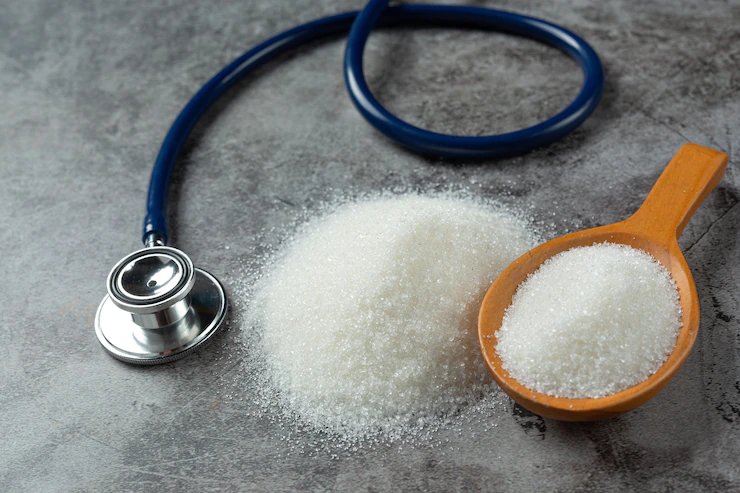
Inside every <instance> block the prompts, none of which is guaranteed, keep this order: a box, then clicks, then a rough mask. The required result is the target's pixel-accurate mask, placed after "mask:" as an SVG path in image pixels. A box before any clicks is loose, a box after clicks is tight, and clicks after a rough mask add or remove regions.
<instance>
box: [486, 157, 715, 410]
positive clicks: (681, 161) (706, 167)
mask: <svg viewBox="0 0 740 493" xmlns="http://www.w3.org/2000/svg"><path fill="white" fill-rule="evenodd" d="M726 168H727V154H725V153H723V152H718V151H715V150H713V149H709V148H707V147H702V146H699V145H696V144H685V145H684V146H683V147H681V149H680V150H679V151H678V153H677V154H676V155H675V156H673V159H671V162H670V163H669V164H668V166H667V167H666V169H665V170H664V171H663V173H662V174H661V175H660V178H658V181H657V182H656V184H655V186H654V187H653V189H652V190H651V191H650V194H649V195H648V196H647V199H645V202H644V203H643V204H642V207H640V208H639V209H638V211H637V212H636V213H635V214H633V215H632V216H630V217H629V218H627V219H625V220H624V221H621V222H618V223H615V224H610V225H607V226H601V227H599V228H593V229H587V230H585V231H578V232H576V233H571V234H569V235H566V236H562V237H560V238H555V239H554V240H551V241H548V242H547V243H544V244H542V245H540V246H538V247H537V248H535V249H533V250H531V251H529V252H528V253H526V254H524V255H523V256H521V257H519V258H518V259H517V260H516V261H515V262H514V263H513V264H511V265H510V266H509V267H507V268H506V269H505V270H504V271H503V272H502V273H501V275H499V276H498V278H497V279H496V281H494V283H493V285H491V287H490V288H489V290H488V292H487V293H486V296H485V298H484V299H483V304H482V305H481V309H480V316H479V319H478V336H479V339H480V344H481V350H482V351H483V357H484V358H485V360H486V364H487V365H488V369H489V370H490V371H491V374H492V375H493V378H494V379H495V380H496V382H497V383H498V384H499V385H500V386H501V388H502V389H503V390H504V391H505V392H506V393H507V394H509V396H511V398H512V399H514V400H515V401H516V402H518V403H519V404H521V405H522V406H524V407H525V408H527V409H529V410H530V411H532V412H533V413H536V414H539V415H541V416H544V417H547V418H553V419H560V420H564V421H591V420H597V419H606V418H611V417H613V416H617V415H619V414H621V413H624V412H627V411H631V410H632V409H635V408H636V407H638V406H640V405H642V404H644V403H645V402H647V401H648V400H649V399H650V398H652V397H653V396H654V395H655V394H657V393H658V392H659V391H660V390H661V389H662V388H663V387H664V386H665V385H666V384H667V383H668V382H669V381H670V379H671V378H673V376H674V375H675V374H676V372H677V371H678V369H679V368H680V367H681V365H682V364H683V362H684V361H685V360H686V358H687V357H688V355H689V351H691V347H692V346H693V345H694V341H695V340H696V332H697V329H698V328H699V299H698V296H697V294H696V286H695V285H694V279H693V278H692V277H691V272H690V271H689V267H688V265H687V264H686V260H685V259H684V257H683V254H682V253H681V249H680V247H679V246H678V237H679V236H681V233H682V232H683V230H684V228H685V227H686V224H687V223H688V222H689V219H690V218H691V216H692V215H693V214H694V212H695V211H696V208H697V207H699V204H701V202H702V201H703V200H704V199H705V198H706V196H707V195H709V192H711V191H712V189H713V188H714V187H715V186H716V185H717V184H718V183H719V181H720V180H721V179H722V175H724V173H725V169H726ZM605 241H606V242H610V243H622V244H625V245H629V246H632V247H634V248H639V249H640V250H643V251H645V252H647V253H649V254H650V255H652V256H653V257H655V258H656V259H657V260H658V261H659V262H660V263H661V264H663V266H665V268H666V269H668V271H669V272H670V273H671V276H673V280H674V281H675V282H676V285H677V286H678V293H679V299H680V303H681V308H682V311H683V314H682V322H683V326H682V327H681V331H680V333H679V334H678V340H677V341H676V347H675V349H674V350H673V352H672V353H671V354H670V355H669V356H668V359H667V360H666V361H665V363H663V365H662V366H661V367H660V368H659V369H658V371H657V372H655V373H654V374H653V375H651V376H650V377H648V379H647V380H645V381H643V382H641V383H639V384H637V385H635V386H633V387H630V388H628V389H625V390H623V391H621V392H617V393H616V394H612V395H608V396H606V397H601V398H599V399H588V398H586V399H568V398H562V397H553V396H549V395H545V394H541V393H539V392H535V391H533V390H530V389H528V388H526V387H524V386H523V385H522V384H520V383H519V382H517V381H516V380H514V378H512V377H511V376H510V375H509V373H508V372H507V371H506V370H505V369H503V368H502V366H501V359H500V358H499V355H498V354H497V353H496V344H497V340H496V331H497V330H498V329H499V328H500V327H501V321H502V319H503V316H504V312H505V311H506V309H507V308H508V307H509V306H510V305H511V300H512V297H513V296H514V293H515V292H516V290H517V288H518V287H519V284H520V283H521V282H522V281H524V280H525V279H526V278H527V276H528V275H530V274H531V273H533V272H534V271H536V270H537V269H538V268H539V267H540V265H541V264H542V262H544V261H545V260H547V259H548V258H550V257H552V256H553V255H557V254H558V253H560V252H563V251H565V250H569V249H571V248H575V247H581V246H590V245H593V244H594V243H602V242H605ZM584 371H588V370H584Z"/></svg>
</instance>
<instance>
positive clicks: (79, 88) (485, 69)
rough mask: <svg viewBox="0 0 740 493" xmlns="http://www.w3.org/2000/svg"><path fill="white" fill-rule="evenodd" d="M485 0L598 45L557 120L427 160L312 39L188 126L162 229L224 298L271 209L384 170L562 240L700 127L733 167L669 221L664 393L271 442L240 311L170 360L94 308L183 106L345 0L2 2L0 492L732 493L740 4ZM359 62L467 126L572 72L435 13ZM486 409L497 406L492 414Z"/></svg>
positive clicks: (596, 217) (381, 83)
mask: <svg viewBox="0 0 740 493" xmlns="http://www.w3.org/2000/svg"><path fill="white" fill-rule="evenodd" d="M475 3H476V4H485V5H489V6H496V7H499V8H504V9H510V10H514V11H518V12H522V13H527V14H531V15H535V16H539V17H543V18H545V19H548V20H551V21H554V22H557V23H560V24H562V25H564V26H567V27H569V28H571V29H573V30H575V31H576V32H578V33H579V34H581V35H582V36H583V37H585V38H586V39H587V40H588V41H589V42H590V43H592V45H593V46H594V47H595V48H596V50H597V51H598V52H599V54H600V56H601V57H602V60H603V63H604V66H605V70H606V76H607V82H606V90H605V94H604V98H603V100H602V102H601V105H600V106H599V108H598V109H597V111H596V112H595V113H594V115H593V116H592V117H591V118H590V119H589V120H588V121H587V122H586V123H585V124H584V125H583V126H582V127H581V128H580V129H578V130H577V131H576V132H575V133H574V134H572V135H570V136H569V137H567V138H566V139H565V140H563V141H562V142H559V143H557V144H555V145H552V146H550V147H548V148H546V149H542V150H538V151H535V152H532V153H530V154H528V155H526V156H523V157H520V158H513V159H505V160H501V161H494V162H485V163H455V164H450V163H445V162H442V161H439V160H434V159H428V158H423V157H420V156H417V155H415V154H413V153H410V152H407V151H406V150H404V149H401V148H399V147H398V146H396V145H394V144H392V143H390V142H389V141H387V140H385V139H384V138H383V137H382V136H380V135H379V134H378V133H377V132H375V131H373V130H372V129H371V128H370V127H369V126H368V125H367V124H366V123H365V122H364V121H363V120H362V119H361V117H360V116H359V115H358V113H357V112H356V111H355V110H354V108H353V106H352V104H351V103H350V101H349V99H348V97H347V96H346V94H345V92H344V87H343V80H342V75H341V60H342V53H343V40H342V39H335V40H331V41H328V42H324V43H318V44H314V45H311V46H309V47H307V48H305V49H302V50H300V51H299V52H298V53H297V54H296V55H295V56H290V57H286V58H284V59H282V60H281V62H280V63H277V64H273V65H270V66H269V67H267V68H265V69H264V70H262V71H261V72H260V73H259V74H258V75H257V76H255V77H251V78H250V79H249V80H248V81H246V82H244V83H242V84H240V85H238V86H237V87H236V88H235V89H234V90H233V91H231V92H230V93H229V94H228V95H227V96H226V97H225V101H224V102H223V103H220V104H219V105H218V106H217V108H216V109H214V110H213V111H211V112H209V113H208V115H207V116H206V118H205V121H204V123H203V124H201V125H200V126H199V127H198V128H197V129H196V131H195V133H194V137H193V138H192V139H191V141H190V143H189V144H188V145H187V148H186V150H185V153H184V156H183V158H182V162H181V164H180V167H179V169H178V171H177V172H176V176H175V180H174V185H173V190H172V197H171V202H170V218H171V227H172V233H173V234H172V240H173V243H174V244H176V245H177V246H179V247H180V248H182V249H183V250H185V251H186V252H188V253H189V254H190V255H191V256H192V257H193V259H194V261H195V262H196V263H197V264H199V265H202V266H203V267H205V268H207V269H209V270H210V271H211V272H213V273H214V274H215V275H216V276H218V277H219V278H220V279H221V280H222V281H223V282H224V283H225V285H226V286H227V290H228V291H229V292H230V293H232V294H233V293H234V292H235V291H236V289H235V288H234V286H237V285H238V283H239V282H240V281H241V280H242V278H243V274H242V267H243V266H244V265H245V264H246V263H247V262H248V259H249V258H250V256H251V255H253V254H254V253H255V252H259V251H260V250H261V249H262V245H263V244H264V243H269V242H270V241H272V240H273V239H274V238H273V236H274V235H272V233H269V229H270V228H273V227H280V226H282V225H284V224H287V223H290V222H291V221H294V220H295V219H296V217H298V215H299V212H300V210H301V208H302V207H307V208H309V210H310V209H311V208H314V207H316V206H317V205H318V204H320V203H321V202H322V201H323V200H327V199H330V198H331V197H333V196H335V195H336V194H337V191H336V190H349V191H350V192H349V193H350V194H354V193H362V192H365V191H373V190H385V189H388V188H391V187H393V186H395V185H400V184H406V185H408V184H411V185H414V184H419V185H420V186H422V187H425V188H435V187H437V186H444V185H446V184H452V185H453V186H466V185H467V186H470V187H471V188H472V189H473V190H475V191H476V193H479V194H481V195H484V196H492V197H497V196H501V195H502V194H506V195H504V196H503V199H502V200H504V201H506V202H509V203H513V204H517V205H518V206H519V207H522V208H525V209H527V210H529V211H530V212H531V214H532V215H533V216H535V217H536V218H538V219H540V220H547V221H552V222H553V224H554V229H555V232H556V233H557V234H562V233H565V232H567V231H570V230H573V229H578V228H582V227H591V226H596V225H600V224H604V223H609V222H613V221H616V220H620V219H622V218H624V217H626V216H627V215H628V214H629V213H631V212H632V211H634V210H635V209H636V208H637V207H638V206H639V205H640V203H641V201H642V200H643V198H644V197H645V195H646V193H647V191H648V190H649V189H650V187H651V186H652V184H653V182H654V181H655V179H656V178H657V176H658V175H659V173H660V172H661V170H662V168H663V166H664V165H665V164H666V163H667V162H668V160H669V158H670V157H671V156H672V155H673V153H674V152H675V151H676V150H677V149H678V148H679V147H680V146H681V145H682V144H683V143H684V142H686V141H693V142H697V143H700V144H704V145H708V146H711V147H714V148H717V149H721V150H723V151H726V152H728V153H729V154H730V156H731V157H730V166H729V168H728V171H727V174H726V176H725V178H724V180H723V182H722V183H721V184H720V186H719V187H718V188H717V190H716V191H715V192H714V193H713V194H712V195H711V196H710V197H709V198H708V199H707V201H706V202H705V204H704V205H702V207H701V208H700V209H699V210H698V212H697V214H696V216H695V217H694V219H693V220H692V221H691V223H690V224H689V226H688V228H687V229H686V231H685V233H684V235H683V237H682V238H681V244H682V246H683V248H684V250H685V252H686V256H687V259H688V262H689V264H690V265H691V267H692V269H693V272H694V275H695V279H696V283H697V287H698V291H699V296H700V298H701V308H702V314H701V331H700V333H699V337H698V340H697V343H696V346H695V348H694V350H693V352H692V354H691V356H690V357H689V359H688V361H687V362H686V364H685V366H684V367H683V369H682V370H681V371H680V372H679V373H678V375H677V376H676V378H675V379H674V380H673V381H672V382H671V383H670V384H669V385H668V386H667V387H666V389H665V390H664V391H663V392H662V393H660V394H659V395H658V396H657V397H656V398H654V399H653V400H651V401H650V402H649V403H648V404H646V405H645V406H643V407H641V408H640V409H638V410H636V411H634V412H632V413H629V414H627V415H624V416H622V417H620V418H617V419H613V420H610V421H606V422H599V423H589V424H566V423H559V422H554V421H549V420H543V419H541V418H539V417H537V416H533V415H530V414H528V413H527V412H526V411H523V410H522V409H521V408H518V407H515V406H513V405H512V404H511V403H507V405H506V408H505V409H504V410H503V411H502V412H500V413H494V414H493V415H491V416H478V417H475V416H474V417H472V418H471V421H470V422H469V423H467V424H466V426H464V427H462V428H461V430H457V431H455V430H451V429H449V430H446V429H442V430H440V431H438V432H436V434H435V439H434V440H433V441H432V442H430V443H429V444H426V445H425V444H418V445H417V446H415V447H407V446H400V445H397V444H394V445H392V446H389V447H386V446H380V447H376V448H374V449H362V450H358V451H355V452H351V451H350V452H342V453H340V454H339V458H332V457H331V456H330V454H328V453H325V452H319V453H310V449H311V447H310V443H311V442H313V441H314V440H316V439H318V438H320V435H318V434H316V433H313V432H310V431H304V432H300V433H298V434H296V435H294V436H293V438H292V439H291V440H283V439H281V437H283V436H284V435H286V434H287V432H288V431H290V430H287V429H286V427H285V426H284V425H281V424H280V423H275V422H272V421H270V420H269V419H266V418H265V417H261V416H260V415H259V413H254V412H253V411H254V409H253V406H254V404H253V401H252V400H250V399H249V393H250V392H251V391H252V390H253V389H250V388H249V386H248V385H246V384H244V385H242V384H240V378H239V371H240V368H241V366H240V363H239V359H240V358H248V357H249V351H248V350H247V351H244V352H242V353H241V354H239V355H236V356H234V355H231V352H232V351H233V348H234V347H235V346H236V345H238V344H239V342H238V341H239V338H240V333H241V332H242V331H246V330H249V327H247V326H246V325H245V324H243V323H241V322H240V318H239V316H238V313H235V318H234V320H233V322H232V324H231V326H230V328H229V329H228V330H227V331H225V332H224V333H222V334H221V335H219V336H218V337H217V338H216V340H215V342H214V343H213V344H212V345H211V346H209V347H208V348H206V349H204V350H202V351H200V352H198V353H197V354H195V355H194V356H191V357H189V358H187V359H185V360H182V361H180V362H176V363H173V364H168V365H164V366H162V367H157V368H136V367H131V366H127V365H125V364H122V363H119V362H117V361H115V360H113V359H112V358H110V357H109V356H108V355H106V354H105V353H104V351H103V350H102V348H101V347H100V346H99V345H98V342H97V340H96V339H95V336H94V333H93V330H92V322H93V315H94V313H95V309H96V306H97V304H98V303H99V301H100V300H101V298H102V297H103V295H104V293H105V289H104V281H105V276H106V274H107V272H108V270H109V269H110V267H111V266H112V265H113V264H114V263H115V261H117V260H118V259H119V258H120V257H122V256H123V255H125V254H127V253H128V252H129V251H131V250H133V249H135V248H137V247H138V246H139V244H138V237H139V227H140V221H141V218H142V217H143V205H144V196H145V191H146V186H147V181H148V177H149V172H150V166H151V163H152V162H153V159H154V157H155V155H156V152H157V149H158V146H159V144H160V141H161V139H162V137H163V135H164V134H165V132H166V131H167V128H168V126H169V125H170V123H171V121H172V119H173V118H174V116H175V115H176V113H177V111H178V110H179V109H180V108H181V107H182V105H183V104H184V103H185V102H186V101H187V99H188V98H189V97H190V96H191V95H192V94H193V93H194V92H195V91H196V90H197V89H198V88H199V86H200V85H201V84H202V83H203V82H204V81H205V80H206V79H207V78H208V77H209V76H210V75H211V74H213V73H215V72H216V71H217V70H218V69H219V68H220V67H221V66H222V65H223V64H225V63H226V62H228V61H229V60H231V59H232V58H234V57H235V56H237V55H238V54H239V53H241V52H242V51H244V50H245V49H247V48H249V47H250V46H252V45H254V44H255V43H256V42H258V41H259V40H262V39H264V38H265V37H267V36H269V35H270V34H272V33H276V32H278V31H280V30H283V29H286V28H289V27H291V26H293V25H295V24H297V23H300V22H304V21H307V20H309V19H312V18H316V17H319V16H322V15H326V14H331V13H336V12H340V11H344V10H350V9H354V8H358V7H359V6H360V5H361V4H362V2H361V1H356V0H346V1H329V0H323V1H314V2H301V5H300V6H298V5H297V2H292V1H290V0H280V1H270V2H267V1H264V2H256V1H246V2H242V1H233V0H226V1H224V2H206V1H193V2H184V1H183V2H172V1H164V0H157V1H153V2H145V1H140V0H129V1H121V2H104V1H81V0H70V1H64V2H57V1H52V0H45V1H44V0H5V1H3V2H2V6H0V94H2V96H3V97H2V111H0V259H1V260H0V276H1V277H2V280H3V282H2V283H0V299H1V300H2V301H3V303H4V305H5V308H4V309H3V310H2V314H0V336H1V337H2V341H3V343H2V345H0V490H2V491H33V492H41V491H154V490H156V491H244V490H258V491H286V490H326V489H336V490H375V491H381V490H476V489H480V490H489V491H533V490H535V489H544V490H551V491H593V490H602V491H629V490H645V491H740V332H739V327H738V316H739V315H740V307H739V306H738V304H739V303H740V295H739V294H738V293H740V289H739V288H740V266H738V263H737V259H738V253H739V252H738V248H739V247H738V243H737V239H738V234H739V232H738V223H740V208H738V207H737V204H738V200H740V183H738V180H740V175H739V174H738V169H739V167H738V166H739V163H738V157H737V150H738V149H740V137H739V136H738V135H739V134H738V132H737V128H738V126H739V124H740V69H739V68H738V67H739V65H740V31H739V29H738V18H740V4H738V2H737V1H736V0H729V1H720V0H716V1H706V2H673V1H672V0H656V1H616V2H608V3H607V2H596V1H588V0H575V1H557V2H552V1H549V0H533V1H530V2H517V1H513V0H503V1H500V2H475ZM494 4H495V5H494ZM367 71H368V77H369V80H370V84H371V86H372V88H373V90H374V91H375V92H376V93H377V95H378V96H379V98H380V99H381V100H382V101H383V102H384V103H385V104H387V105H388V107H389V108H390V109H391V110H392V111H394V112H396V113H397V114H398V115H399V116H401V117H403V118H406V119H408V120H410V121H411V122H415V123H418V124H421V125H423V126H425V127H426V128H429V129H435V130H440V131H448V132H454V133H458V134H470V135H474V134H483V133H489V132H499V131H504V130H512V129H515V128H518V127H521V126H524V125H526V124H531V123H534V122H536V121H537V120H539V119H541V118H543V117H546V116H548V115H551V114H553V113H554V112H556V111H557V110H558V109H559V108H561V107H563V106H564V105H565V104H567V102H568V101H569V100H570V99H571V98H572V97H573V95H574V94H575V93H576V91H577V89H578V84H579V82H580V74H579V71H578V69H577V67H576V66H575V64H574V63H573V62H571V61H570V60H569V59H568V58H567V57H566V56H564V55H562V54H560V53H559V52H557V51H555V50H553V49H551V48H548V47H544V46H541V45H538V44H536V43H534V42H530V41H526V40H522V39H515V38H511V37H507V36H503V35H499V34H493V33H483V32H465V31H456V30H438V29H424V30H410V29H394V30H391V31H384V32H379V33H377V34H375V35H373V38H372V40H371V42H370V44H369V46H368V51H367ZM263 230H267V231H268V232H263ZM227 246H228V247H229V248H228V249H227V248H226V247H227ZM484 420H493V421H495V424H496V425H497V426H496V427H495V428H492V429H491V428H490V427H488V430H487V431H486V432H481V431H480V430H481V429H483V427H482V426H480V425H481V421H484ZM476 423H478V425H476ZM468 425H469V426H468ZM301 446H304V447H305V448H307V450H308V451H305V452H301V451H300V448H301Z"/></svg>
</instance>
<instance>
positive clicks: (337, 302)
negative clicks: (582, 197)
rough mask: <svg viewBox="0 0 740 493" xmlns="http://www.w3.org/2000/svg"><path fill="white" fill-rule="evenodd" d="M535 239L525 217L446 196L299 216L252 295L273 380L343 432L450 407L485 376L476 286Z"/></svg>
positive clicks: (481, 288)
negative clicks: (300, 222) (301, 222)
mask: <svg viewBox="0 0 740 493" xmlns="http://www.w3.org/2000/svg"><path fill="white" fill-rule="evenodd" d="M535 242H536V238H535V236H534V235H533V234H532V233H531V232H530V231H529V230H528V227H527V223H526V222H525V221H523V220H521V219H518V218H517V217H515V216H514V215H512V214H511V213H509V212H507V211H504V210H502V209H501V208H500V207H493V206H492V205H490V204H483V203H481V202H480V201H475V200H472V199H463V198H459V197H458V198H451V197H428V196H427V197H424V196H418V195H404V196H396V197H385V198H379V199H375V200H366V201H360V202H355V203H348V204H344V205H342V206H340V207H339V208H338V209H337V210H336V211H334V212H333V213H331V214H328V215H326V216H324V217H322V218H318V219H314V220H312V221H310V222H309V223H308V224H307V226H306V227H305V228H303V231H302V232H301V233H299V234H298V236H297V237H296V238H294V240H293V242H291V244H289V246H288V248H287V250H286V251H285V252H284V253H283V255H282V256H281V257H279V258H278V260H277V262H275V264H274V265H273V266H272V267H271V269H270V270H269V272H268V273H267V274H266V276H265V278H264V279H263V280H262V282H261V284H260V285H259V286H258V287H257V291H256V294H255V297H254V302H253V305H254V307H255V309H256V310H257V311H258V313H259V314H258V319H259V322H258V326H259V327H260V330H261V332H262V345H263V346H264V348H263V350H264V353H265V358H266V360H267V368H268V372H269V374H270V378H271V380H272V382H273V385H275V386H276V387H277V388H278V389H279V391H280V393H281V394H282V398H283V399H284V400H287V403H288V405H289V407H290V408H291V409H292V410H293V412H295V413H297V414H298V415H300V416H302V418H303V419H305V420H306V421H308V422H309V423H312V424H313V425H315V426H317V427H320V428H325V429H328V430H331V431H332V432H339V433H340V434H342V435H344V436H361V435H364V434H368V433H370V434H372V433H376V432H378V431H384V430H389V429H396V428H397V427H399V426H401V427H402V426H405V424H407V423H413V424H414V425H417V424H418V423H421V422H424V420H426V419H429V418H434V416H440V415H444V414H449V413H452V412H455V410H457V409H458V408H459V407H460V406H462V405H463V404H465V403H469V402H471V401H472V400H474V399H478V398H480V395H481V394H482V393H484V392H486V391H488V390H490V389H491V378H490V376H489V375H488V373H487V371H486V368H485V366H484V365H483V363H482V358H481V356H480V349H479V344H478V342H477V331H476V324H477V314H478V309H479V306H480V302H481V300H482V297H483V295H484V294H485V291H486V289H487V288H488V287H489V286H490V284H491V282H492V281H493V280H494V279H495V278H496V276H497V275H498V274H499V273H500V272H501V271H502V270H503V269H504V268H505V267H506V266H507V265H508V264H509V263H511V262H512V261H513V260H514V259H516V258H517V257H518V256H519V255H521V254H523V253H524V252H526V251H527V250H529V249H530V248H531V247H532V246H533V245H534V244H535Z"/></svg>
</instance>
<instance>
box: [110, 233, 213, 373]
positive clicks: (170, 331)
mask: <svg viewBox="0 0 740 493" xmlns="http://www.w3.org/2000/svg"><path fill="white" fill-rule="evenodd" d="M107 288H108V295H107V296H106V297H105V298H104V299H103V301H102V302H101V303H100V306H99V307H98V312H97V314H96V315H95V333H96V334H97V336H98V340H99V341H100V343H101V344H102V345H103V347H104V348H105V349H106V351H108V352H109V353H110V354H111V355H112V356H113V357H115V358H117V359H119V360H122V361H125V362H127V363H134V364H139V365H153V364H159V363H167V362H170V361H174V360H177V359H180V358H182V357H184V356H187V355H188V354H189V353H190V352H192V351H193V350H194V349H196V348H197V347H199V346H201V345H203V343H205V342H206V341H207V340H208V339H209V338H210V337H211V336H212V335H213V334H214V333H215V332H216V330H218V328H219V327H220V326H221V325H222V323H223V321H224V319H225V317H226V307H227V303H226V295H225V293H224V290H223V287H222V286H221V284H220V283H219V282H218V280H216V278H215V277H213V276H212V275H211V274H209V273H208V272H206V271H204V270H201V269H197V268H194V267H193V263H192V261H191V260H190V258H188V256H187V255H185V254H184V253H183V252H181V251H180V250H178V249H176V248H172V247H166V246H154V247H149V248H144V249H143V250H139V251H137V252H133V253H131V254H130V255H127V256H126V257H125V258H123V259H122V260H121V261H120V262H118V263H117V264H116V265H115V266H114V267H113V269H112V270H111V272H110V274H109V275H108V282H107Z"/></svg>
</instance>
